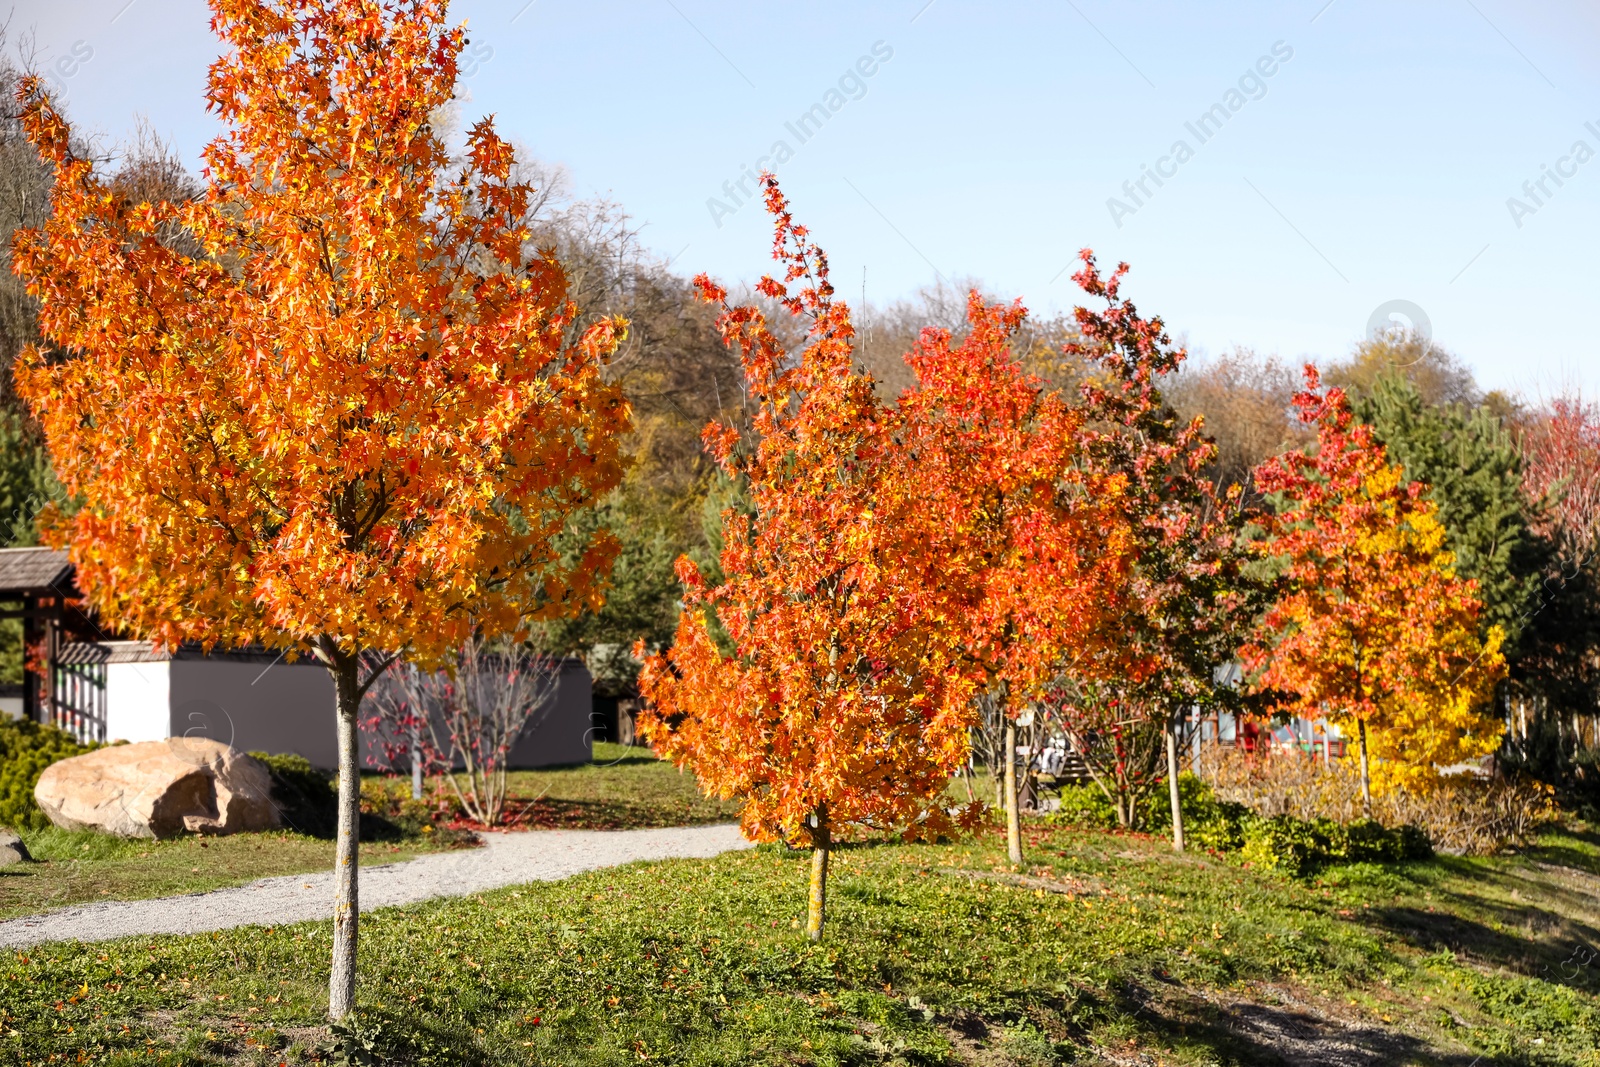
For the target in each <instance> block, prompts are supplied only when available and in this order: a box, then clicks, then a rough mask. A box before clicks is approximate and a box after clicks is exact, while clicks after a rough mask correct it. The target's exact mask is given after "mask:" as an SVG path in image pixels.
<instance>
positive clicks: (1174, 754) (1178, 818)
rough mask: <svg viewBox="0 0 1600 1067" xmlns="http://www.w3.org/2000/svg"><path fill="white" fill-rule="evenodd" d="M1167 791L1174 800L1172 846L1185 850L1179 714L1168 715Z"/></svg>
mask: <svg viewBox="0 0 1600 1067" xmlns="http://www.w3.org/2000/svg"><path fill="white" fill-rule="evenodd" d="M1167 791H1168V793H1169V794H1170V798H1171V800H1172V848H1173V850H1174V851H1176V852H1182V851H1183V799H1182V797H1181V796H1180V794H1179V792H1178V716H1177V714H1176V713H1174V714H1172V715H1169V716H1167Z"/></svg>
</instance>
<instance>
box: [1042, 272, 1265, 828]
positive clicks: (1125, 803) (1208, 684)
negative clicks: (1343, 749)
mask: <svg viewBox="0 0 1600 1067" xmlns="http://www.w3.org/2000/svg"><path fill="white" fill-rule="evenodd" d="M1083 264H1084V265H1083V268H1082V270H1080V271H1079V273H1077V274H1076V275H1074V280H1075V281H1076V282H1077V283H1078V284H1079V286H1080V287H1082V288H1083V290H1084V291H1085V292H1086V293H1088V294H1089V295H1090V296H1092V297H1095V298H1097V299H1103V300H1104V301H1105V302H1106V308H1105V310H1103V311H1091V310H1089V309H1087V308H1082V307H1080V308H1078V309H1077V310H1076V316H1077V321H1078V328H1079V332H1080V334H1081V338H1082V339H1081V340H1080V341H1077V342H1075V343H1073V344H1072V345H1069V346H1068V352H1069V354H1070V355H1074V356H1076V357H1077V358H1079V359H1081V360H1083V361H1084V362H1085V363H1087V364H1088V365H1090V366H1092V367H1096V368H1097V369H1098V374H1097V375H1096V376H1095V377H1092V378H1091V379H1090V380H1089V382H1088V383H1086V384H1085V386H1084V387H1083V398H1084V406H1085V408H1086V411H1087V420H1086V426H1087V430H1086V433H1087V436H1088V448H1087V451H1088V453H1089V457H1090V460H1089V461H1090V463H1091V464H1092V465H1093V467H1094V469H1095V470H1096V471H1098V472H1099V473H1100V474H1101V476H1102V477H1105V478H1108V479H1114V480H1115V481H1116V483H1117V484H1119V485H1121V486H1122V487H1123V492H1122V494H1121V497H1120V500H1119V510H1120V512H1121V518H1122V520H1123V521H1125V522H1126V523H1127V525H1128V528H1129V541H1128V546H1127V549H1126V551H1127V557H1128V560H1127V565H1126V567H1125V568H1123V569H1121V570H1120V571H1118V572H1116V573H1115V574H1108V575H1107V576H1106V578H1107V585H1108V586H1111V589H1114V592H1112V591H1110V590H1104V589H1103V590H1097V592H1098V593H1100V595H1102V596H1103V597H1104V599H1105V603H1106V605H1107V609H1108V610H1106V612H1105V614H1104V615H1103V616H1102V617H1101V618H1100V619H1099V621H1098V625H1099V626H1100V627H1101V635H1100V637H1099V639H1098V640H1097V641H1093V642H1088V643H1086V645H1085V646H1084V647H1080V648H1074V649H1072V652H1071V659H1070V660H1067V661H1065V662H1063V663H1062V664H1061V671H1062V673H1063V675H1064V681H1065V683H1066V684H1065V685H1063V686H1062V687H1061V688H1060V689H1059V690H1058V691H1057V694H1056V695H1055V696H1054V697H1053V701H1052V702H1053V703H1055V704H1056V705H1057V706H1058V707H1059V708H1060V711H1061V714H1062V719H1063V723H1064V725H1065V727H1066V729H1067V732H1068V734H1069V735H1070V736H1071V737H1072V739H1073V742H1074V746H1073V747H1074V748H1075V749H1076V750H1077V751H1078V752H1079V753H1081V754H1082V755H1083V758H1084V760H1085V763H1086V764H1087V766H1088V767H1089V770H1090V771H1091V773H1092V774H1093V775H1094V779H1095V782H1096V784H1098V785H1099V786H1100V787H1101V788H1103V789H1105V790H1106V791H1107V794H1108V795H1109V796H1110V797H1111V798H1112V800H1113V803H1114V804H1115V806H1116V808H1117V811H1118V815H1119V818H1120V819H1121V821H1122V824H1123V825H1124V826H1132V825H1134V823H1135V821H1136V812H1137V810H1138V808H1139V805H1140V801H1141V800H1142V798H1143V797H1144V796H1145V795H1146V794H1147V793H1148V792H1149V791H1150V790H1151V789H1152V788H1154V786H1155V785H1156V784H1157V783H1158V782H1160V781H1163V780H1165V778H1166V768H1165V767H1164V756H1165V753H1164V741H1165V738H1166V736H1167V732H1168V731H1169V730H1177V729H1179V727H1178V726H1177V722H1178V720H1179V718H1180V716H1183V715H1186V713H1187V712H1188V711H1189V709H1191V708H1195V707H1199V708H1201V709H1202V710H1203V711H1204V712H1211V711H1215V710H1218V709H1227V710H1232V711H1236V710H1238V709H1239V708H1240V707H1241V702H1240V699H1239V698H1240V696H1241V694H1240V693H1239V692H1238V691H1236V690H1234V689H1233V688H1232V687H1231V686H1228V685H1225V684H1221V683H1220V682H1219V677H1220V676H1219V674H1218V666H1219V665H1220V664H1225V663H1227V662H1228V661H1229V659H1231V658H1232V655H1233V652H1234V650H1235V649H1236V648H1237V647H1238V645H1239V644H1240V642H1241V640H1242V639H1243V637H1244V635H1245V633H1246V631H1247V629H1248V627H1249V626H1250V624H1251V623H1252V622H1253V620H1254V618H1255V616H1256V615H1258V614H1259V613H1260V612H1261V611H1262V610H1263V608H1264V601H1265V599H1266V593H1267V592H1268V586H1266V585H1265V584H1263V583H1260V582H1254V581H1252V580H1251V579H1250V577H1249V576H1248V573H1247V564H1248V563H1249V561H1250V556H1249V553H1248V551H1247V550H1246V549H1245V548H1243V547H1242V545H1241V538H1240V535H1241V531H1242V528H1243V523H1244V512H1243V511H1242V509H1241V508H1240V507H1239V491H1238V490H1237V489H1234V490H1230V491H1229V492H1228V493H1226V494H1221V493H1219V491H1218V489H1217V487H1216V486H1214V485H1213V484H1212V483H1211V482H1210V481H1209V480H1208V478H1207V477H1206V471H1207V468H1208V467H1209V466H1210V464H1211V462H1212V460H1213V459H1214V458H1215V456H1216V453H1217V450H1216V446H1215V445H1214V443H1213V442H1211V441H1210V440H1209V439H1208V438H1207V437H1206V436H1205V432H1204V431H1205V424H1204V420H1203V419H1201V418H1195V419H1192V420H1190V421H1189V422H1187V423H1184V422H1181V421H1180V420H1179V418H1178V415H1177V413H1176V412H1175V411H1174V410H1173V409H1172V407H1171V406H1170V405H1169V404H1168V403H1167V401H1166V399H1165V397H1164V396H1163V395H1162V392H1161V390H1162V388H1163V386H1164V385H1165V383H1166V381H1167V380H1168V379H1169V378H1170V377H1171V376H1172V375H1173V374H1174V373H1176V371H1177V370H1178V368H1179V367H1181V366H1182V364H1183V361H1184V359H1185V358H1186V353H1185V352H1184V351H1183V349H1181V348H1174V347H1173V346H1172V344H1171V341H1170V339H1169V338H1168V337H1167V335H1166V332H1165V327H1164V326H1163V324H1162V321H1161V320H1160V319H1159V318H1152V319H1146V318H1143V317H1141V316H1140V315H1139V313H1138V310H1137V309H1136V308H1135V307H1134V305H1133V304H1132V302H1130V301H1128V300H1127V299H1125V298H1124V297H1123V296H1122V294H1121V286H1122V281H1123V278H1124V276H1125V274H1126V272H1127V269H1128V268H1127V265H1126V264H1121V265H1119V266H1118V268H1117V269H1116V271H1114V272H1113V273H1112V274H1111V275H1110V276H1108V277H1102V276H1101V275H1100V273H1099V270H1098V269H1097V267H1096V264H1095V261H1094V257H1093V256H1092V255H1091V254H1090V253H1089V252H1087V251H1085V252H1084V253H1083ZM1112 583H1116V584H1115V585H1112ZM1108 594H1109V595H1108Z"/></svg>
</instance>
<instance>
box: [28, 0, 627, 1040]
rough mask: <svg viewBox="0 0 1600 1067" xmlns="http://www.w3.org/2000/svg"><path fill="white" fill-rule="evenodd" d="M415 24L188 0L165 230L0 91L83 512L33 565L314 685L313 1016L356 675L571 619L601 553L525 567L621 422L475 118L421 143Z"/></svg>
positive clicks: (342, 932) (555, 272)
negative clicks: (217, 125)
mask: <svg viewBox="0 0 1600 1067" xmlns="http://www.w3.org/2000/svg"><path fill="white" fill-rule="evenodd" d="M444 7H445V5H444V3H443V2H442V0H440V2H435V0H414V2H411V3H406V4H399V5H395V4H380V3H377V2H375V0H320V2H316V0H313V2H295V0H212V11H213V17H212V27H213V29H214V30H215V32H216V33H217V34H218V36H219V37H220V38H221V39H222V41H223V43H224V44H225V45H226V47H227V48H228V53H227V54H226V55H225V56H224V57H223V58H222V59H220V60H218V61H217V62H216V63H215V64H214V65H213V67H212V69H211V76H210V88H209V92H208V99H209V100H210V104H211V107H212V108H213V109H214V110H215V111H216V112H217V113H218V114H219V116H220V117H221V119H222V121H223V122H224V123H225V124H226V125H227V127H228V131H227V132H226V133H224V134H223V135H222V136H221V137H219V138H218V139H217V140H215V141H213V142H212V143H211V145H210V146H209V147H208V148H207V149H206V162H207V184H206V189H205V192H204V194H203V195H202V196H200V197H198V198H197V199H194V200H191V201H188V202H185V203H132V202H127V201H125V200H122V199H119V198H118V197H117V196H116V195H114V194H113V193H112V191H111V190H110V188H109V187H108V186H107V184H106V182H105V180H104V179H103V178H102V177H101V176H100V175H98V174H97V173H96V172H95V169H94V167H93V165H92V163H91V161H90V160H88V159H86V158H82V157H81V156H78V155H76V154H75V153H74V151H73V149H72V147H71V140H70V138H69V131H68V129H67V126H66V123H65V122H64V121H63V119H62V118H61V116H60V114H59V113H58V112H57V111H56V110H55V109H54V108H53V107H52V106H51V104H50V101H49V100H48V98H47V97H46V95H45V94H44V91H43V88H42V86H41V85H40V83H39V82H38V81H37V80H33V79H29V80H26V81H24V83H23V85H22V86H21V89H20V94H19V95H20V98H21V103H22V104H23V106H24V124H25V127H26V130H27V133H28V136H29V137H30V139H31V140H32V141H33V143H34V144H35V145H36V146H37V147H38V149H39V150H40V151H41V153H42V154H43V155H44V156H46V157H47V158H48V159H49V160H50V161H51V162H53V163H54V165H55V175H56V179H55V187H54V189H53V191H52V203H53V208H54V210H53V213H52V215H51V217H50V219H49V221H48V222H47V223H46V224H45V225H44V226H43V227H42V228H41V229H39V230H37V231H33V232H25V233H22V234H21V235H20V237H19V239H18V242H17V257H16V258H17V263H18V269H19V271H20V272H21V273H23V274H24V275H26V276H27V278H28V279H29V282H30V287H31V289H32V291H33V292H35V293H36V294H37V295H38V297H39V299H40V302H41V311H40V328H41V332H42V333H43V335H44V336H45V337H46V338H47V339H48V340H49V341H50V342H51V343H52V344H54V345H55V346H56V347H57V348H58V349H59V350H60V351H61V352H63V353H64V354H65V355H64V356H63V358H61V359H60V360H59V361H47V360H45V359H44V358H43V356H42V355H41V354H40V353H38V352H34V353H31V354H30V355H28V356H26V357H25V358H24V359H23V361H22V364H21V368H20V369H19V371H18V390H19V392H20V393H21V395H22V396H23V397H24V398H25V399H26V401H27V402H28V404H29V405H30V406H31V408H32V410H33V411H34V413H35V414H36V415H37V417H38V418H39V420H40V423H41V425H42V426H43V428H44V433H45V436H46V439H47V441H48V444H49V447H50V452H51V455H52V457H53V459H54V462H55V469H56V471H57V472H58V474H59V475H60V476H61V479H62V481H63V483H64V484H65V486H66V488H67V489H68V491H69V493H70V494H71V495H72V496H73V497H75V498H77V499H78V500H80V501H81V502H82V506H81V508H80V509H78V510H76V511H75V512H73V513H72V514H70V515H67V514H61V513H51V514H49V515H47V517H46V522H47V524H48V532H47V538H48V539H49V541H50V542H51V543H53V544H55V545H58V546H64V547H66V548H67V549H68V550H69V551H70V552H71V555H72V559H73V561H74V563H75V564H76V565H77V571H78V581H79V582H80V583H81V585H82V586H83V589H84V592H85V594H86V595H87V597H88V600H89V602H90V604H91V605H92V606H93V607H94V608H95V610H97V611H98V612H99V613H100V614H101V615H102V616H103V617H105V618H107V619H109V620H112V621H113V622H114V623H115V624H116V625H117V626H119V627H121V628H123V629H125V630H127V631H130V632H132V633H135V634H139V635H144V636H148V637H150V638H153V639H156V640H158V641H160V642H163V643H165V644H167V645H175V644H178V643H181V642H199V643H201V644H203V645H205V646H208V647H209V646H214V645H219V644H220V645H223V646H240V645H251V644H256V645H265V646H267V647H276V648H281V649H285V650H288V651H289V652H291V653H295V654H308V655H311V656H314V657H316V658H317V659H318V660H320V661H321V662H322V663H323V664H325V665H326V666H327V668H328V670H329V671H330V672H331V673H332V676H333V679H334V683H335V690H336V695H337V717H336V729H337V734H338V739H339V758H340V769H339V820H338V845H337V880H336V885H337V897H336V905H335V909H336V910H335V917H334V923H335V938H334V958H333V969H332V977H331V985H330V1013H331V1014H332V1015H333V1016H334V1017H339V1016H341V1015H343V1014H345V1013H346V1012H347V1011H348V1010H349V1009H350V1007H351V1004H352V1000H353V996H354V988H355V949H356V924H357V916H358V901H357V895H356V860H357V854H356V824H357V815H358V807H357V805H358V786H359V779H358V768H357V765H356V712H357V707H358V705H359V703H360V700H361V696H362V694H363V692H364V689H365V687H366V686H367V685H368V684H369V683H370V682H371V681H372V677H371V676H370V674H369V676H368V677H365V678H364V677H362V662H363V657H364V655H367V654H369V653H371V652H373V651H374V650H376V651H377V652H379V653H381V657H380V658H378V659H376V662H378V663H384V662H386V661H387V660H388V659H392V658H393V657H396V656H402V655H403V656H405V657H406V658H408V659H411V660H414V661H416V662H418V663H420V664H423V665H431V664H437V663H438V662H440V661H441V660H442V659H443V657H444V656H445V655H446V654H447V653H448V652H450V651H451V650H453V649H455V648H458V647H460V646H461V645H462V644H463V642H464V641H465V640H466V639H467V638H468V637H469V636H470V635H472V634H474V633H477V634H479V635H482V636H493V635H495V634H505V633H514V632H516V631H518V630H519V629H521V628H523V627H524V626H525V625H526V624H527V623H528V621H529V620H531V619H536V618H540V617H547V616H549V615H552V614H554V613H559V612H564V611H567V610H570V609H572V608H573V607H574V606H576V605H577V604H579V603H581V602H583V601H586V600H592V599H593V598H594V597H595V596H596V595H597V589H596V575H597V573H598V572H600V571H601V570H602V569H603V567H604V565H605V564H606V563H607V562H608V560H609V557H610V555H611V553H612V547H611V546H610V545H609V544H607V543H605V542H603V541H596V542H595V543H594V544H592V545H591V546H590V548H589V551H588V552H587V553H585V554H583V556H582V558H581V560H580V561H579V562H578V563H577V564H576V565H575V566H565V565H563V564H562V563H561V560H560V557H559V556H558V554H557V553H556V552H555V551H553V550H552V547H551V541H552V538H553V537H554V536H555V535H556V534H557V533H558V532H559V531H561V530H562V529H563V528H564V527H565V526H566V525H567V520H568V519H569V517H571V516H572V514H573V513H574V511H575V510H576V509H578V508H580V507H582V506H583V505H585V504H586V503H587V502H589V501H590V500H591V499H593V498H594V497H595V495H596V494H599V493H604V492H606V491H607V490H609V489H610V488H611V487H613V486H614V485H616V484H617V481H618V478H619V472H620V462H619V455H618V444H617V439H618V435H619V433H621V432H622V431H623V430H625V428H626V424H627V421H628V408H627V406H626V404H625V403H624V401H623V400H622V398H621V396H620V395H619V394H618V393H617V392H616V391H615V390H614V389H613V388H612V387H610V386H608V385H607V384H605V382H604V381H603V379H602V376H601V363H602V361H603V358H604V356H605V355H606V353H607V352H608V351H609V350H610V349H611V348H612V347H613V346H614V344H615V342H616V340H617V337H618V334H619V332H620V330H621V328H622V327H621V324H619V323H610V322H607V323H602V324H600V325H598V326H596V327H595V328H593V329H592V330H591V331H589V332H588V333H587V334H586V335H585V336H584V338H583V339H582V342H581V344H580V345H579V346H578V347H576V348H569V347H565V346H564V345H563V343H562V340H561V339H562V336H563V330H564V329H565V328H566V327H567V325H568V324H569V323H570V322H571V320H572V318H573V316H574V315H575V313H576V311H575V309H574V308H573V307H572V306H571V305H570V303H569V302H568V301H567V300H566V298H565V283H564V277H563V274H562V271H561V268H560V267H559V265H558V264H556V263H555V262H553V261H551V260H550V259H548V258H547V257H545V256H543V255H540V254H537V253H530V250H529V248H528V245H527V241H528V234H527V231H526V228H525V222H526V220H527V211H528V205H529V197H530V192H531V190H530V189H529V187H528V186H526V185H525V184H522V183H519V182H518V181H517V180H515V178H514V177H513V175H512V163H513V159H512V151H511V149H510V147H509V146H508V145H507V144H506V143H505V142H503V141H502V140H500V139H499V137H497V136H496V135H495V132H494V130H493V128H492V126H491V125H490V123H489V122H488V121H484V122H480V123H479V124H478V125H476V126H475V127H473V129H472V130H471V132H470V134H469V136H468V139H467V146H466V153H465V158H464V159H452V157H451V155H450V153H449V151H448V149H447V147H446V145H445V143H444V141H443V139H442V137H441V133H440V131H439V130H437V129H436V128H435V127H434V125H433V116H434V115H435V114H437V113H439V111H440V109H442V108H444V107H445V106H446V105H447V104H449V103H450V101H451V99H452V96H453V92H454V84H455V79H456V61H457V56H458V55H459V53H460V51H461V48H462V45H463V44H464V42H465V38H464V36H463V33H462V31H461V30H460V29H459V28H453V29H452V28H447V27H445V25H444V17H445V13H444ZM174 233H183V234H185V235H186V237H187V238H188V240H186V241H185V242H174V241H171V240H169V239H168V238H170V236H171V235H172V234H174ZM190 242H192V244H191V243H190ZM184 245H188V246H189V247H196V246H197V247H198V248H199V249H200V253H199V254H198V255H196V256H188V255H184V254H182V253H181V252H180V251H178V250H176V249H177V248H178V247H180V246H184ZM371 661H372V658H371V657H369V662H371Z"/></svg>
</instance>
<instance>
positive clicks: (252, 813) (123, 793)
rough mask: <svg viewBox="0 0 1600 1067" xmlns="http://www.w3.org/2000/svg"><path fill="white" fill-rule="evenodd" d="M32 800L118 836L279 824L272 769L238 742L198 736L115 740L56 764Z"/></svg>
mask: <svg viewBox="0 0 1600 1067" xmlns="http://www.w3.org/2000/svg"><path fill="white" fill-rule="evenodd" d="M33 799H34V800H35V801H36V802H37V803H38V805H39V807H40V809H41V810H43V811H44V813H45V815H46V816H48V817H49V819H50V821H51V822H53V823H55V824H56V825H57V826H60V827H62V828H63V829H67V830H100V831H102V832H104V833H108V834H117V835H118V836H120V837H176V836H177V835H178V834H181V833H183V832H184V831H186V830H187V831H189V832H191V833H203V834H232V833H238V832H240V831H243V830H270V829H273V828H275V827H277V826H278V825H279V819H278V809H277V807H276V806H275V805H274V804H273V803H272V778H271V776H270V775H269V774H268V772H267V769H266V768H265V767H264V766H262V765H261V764H260V763H259V762H257V761H256V760H254V759H251V758H250V757H249V756H247V755H245V754H244V753H243V752H240V751H239V750H238V749H236V748H233V747H231V746H228V745H224V744H222V743H220V742H217V741H211V740H208V739H206V738H200V737H173V738H168V739H167V740H165V741H141V742H139V743H138V744H133V745H114V746H112V747H110V748H100V749H96V750H95V751H93V752H88V753H85V754H84V755H82V756H74V757H72V758H71V759H64V760H61V761H60V762H58V763H52V764H51V765H50V766H48V767H46V768H45V770H44V773H43V774H41V775H40V776H39V784H38V785H37V786H35V787H34V790H33Z"/></svg>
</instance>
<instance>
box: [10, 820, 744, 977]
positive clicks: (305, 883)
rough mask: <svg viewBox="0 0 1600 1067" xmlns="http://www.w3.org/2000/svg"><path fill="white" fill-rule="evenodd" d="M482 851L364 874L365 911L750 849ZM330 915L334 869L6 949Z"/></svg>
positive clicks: (542, 842)
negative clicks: (640, 863) (627, 865)
mask: <svg viewBox="0 0 1600 1067" xmlns="http://www.w3.org/2000/svg"><path fill="white" fill-rule="evenodd" d="M482 837H483V840H484V844H483V847H481V848H473V849H462V850H460V851H456V852H441V853H437V854H435V855H431V856H419V857H418V858H417V859H414V860H408V861H407V862H405V863H391V864H387V865H385V866H374V867H367V866H363V867H362V868H361V890H360V891H361V910H362V911H370V910H372V909H373V908H382V907H388V906H391V905H395V904H412V903H415V902H417V901H419V900H431V899H433V898H434V897H454V896H464V895H466V894H468V893H478V892H482V891H483V890H486V889H499V888H500V887H501V886H508V885H517V884H519V883H522V882H553V881H556V880H558V879H561V878H567V877H570V876H571V875H574V874H579V873H581V872H583V871H592V870H596V869H598V868H601V867H617V866H620V865H622V864H625V863H633V862H635V861H637V860H664V859H677V858H685V859H705V858H709V857H711V856H715V855H718V854H720V853H723V852H729V851H732V850H734V849H741V848H750V847H752V846H751V845H750V844H749V842H747V841H745V840H744V838H743V837H742V836H741V835H740V833H739V828H738V827H737V826H732V825H719V826H686V827H680V828H675V829H669V830H533V831H528V832H525V833H492V834H483V835H482ZM332 916H333V872H332V871H321V872H318V873H316V874H298V875H288V876H284V877H279V878H262V879H260V880H259V881H255V882H251V883H250V884H249V885H243V886H238V887H237V888H234V889H218V890H214V891H213V892H210V893H191V894H189V895H188V896H182V897H160V898H157V899H155V900H133V901H109V902H102V903H95V904H85V905H82V906H80V907H69V908H62V909H60V910H59V911H52V912H49V913H47V914H44V915H29V916H24V917H23V918H21V919H11V920H9V921H6V922H0V948H21V947H22V946H24V945H34V944H38V943H39V942H41V941H71V940H77V941H109V940H111V939H112V938H116V937H132V936H138V935H148V934H197V933H206V932H209V931H212V930H226V929H228V928H229V927H233V926H249V925H251V924H260V925H274V926H277V925H282V924H284V923H293V922H303V921H305V920H308V919H328V918H332Z"/></svg>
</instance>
